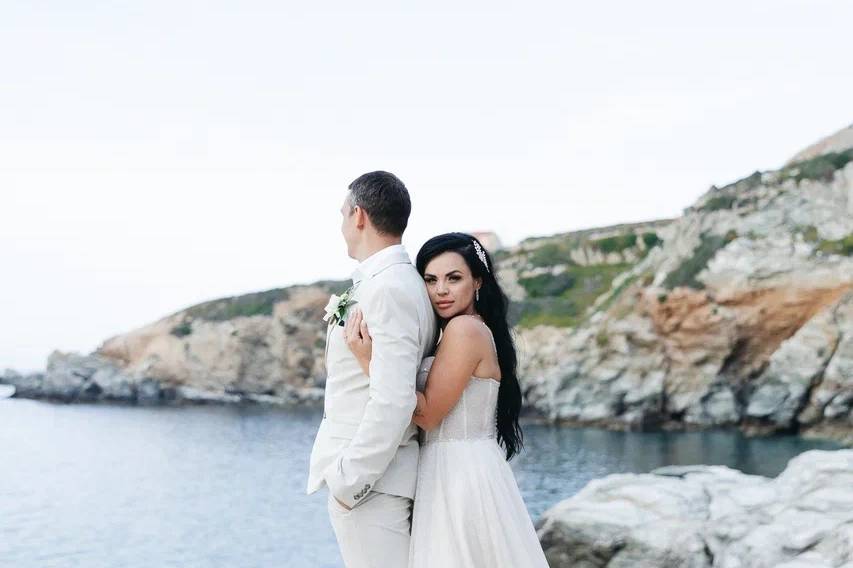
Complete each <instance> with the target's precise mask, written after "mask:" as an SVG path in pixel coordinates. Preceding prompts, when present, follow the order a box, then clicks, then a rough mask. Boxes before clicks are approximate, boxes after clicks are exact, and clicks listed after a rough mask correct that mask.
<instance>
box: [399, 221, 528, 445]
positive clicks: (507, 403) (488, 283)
mask: <svg viewBox="0 0 853 568" xmlns="http://www.w3.org/2000/svg"><path fill="white" fill-rule="evenodd" d="M475 242H476V243H477V244H478V245H480V248H481V249H482V251H483V254H484V255H485V257H486V262H487V263H488V269H486V266H485V265H483V261H482V260H480V258H479V257H478V256H477V252H476V250H475V248H474V243H475ZM448 251H450V252H456V253H459V254H460V255H462V258H464V259H465V263H466V264H467V265H468V268H469V269H470V270H471V274H472V275H473V277H474V278H482V279H483V284H482V286H481V287H480V299H479V301H475V302H474V308H475V309H476V311H477V313H478V314H480V316H482V318H483V320H484V321H485V322H486V325H488V326H489V329H491V330H492V335H493V336H494V338H495V345H496V347H497V352H498V364H499V365H500V367H501V381H500V387H498V409H497V431H498V432H497V433H498V443H499V444H501V445H502V446H503V447H504V450H506V459H507V460H510V459H512V457H513V456H514V455H516V454H517V453H518V452H519V451H520V450H521V448H522V446H523V443H524V440H523V438H524V436H523V434H522V431H521V426H520V425H519V423H518V417H519V414H521V386H520V385H519V384H518V377H517V376H516V367H517V366H518V359H517V356H516V353H515V343H514V342H513V339H512V335H511V333H510V328H509V323H508V322H507V306H508V304H509V302H508V300H507V297H506V295H505V294H504V293H503V291H502V290H501V287H500V286H499V285H498V281H497V280H496V279H495V267H494V264H492V257H491V256H490V255H489V253H488V252H487V251H486V248H485V247H484V246H483V245H482V243H480V241H479V240H477V239H476V238H475V237H473V236H472V235H469V234H466V233H445V234H443V235H438V236H436V237H433V238H431V239H430V240H428V241H427V242H426V243H424V245H423V246H422V247H421V250H419V251H418V256H417V260H416V261H415V264H416V266H417V269H418V272H419V273H420V275H421V277H423V275H424V272H425V271H426V267H427V264H429V262H430V261H431V260H432V259H433V258H435V257H436V256H438V255H440V254H442V253H445V252H448Z"/></svg>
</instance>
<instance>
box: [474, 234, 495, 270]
mask: <svg viewBox="0 0 853 568" xmlns="http://www.w3.org/2000/svg"><path fill="white" fill-rule="evenodd" d="M473 242H474V250H475V251H476V253H477V257H478V258H479V259H480V260H481V261H483V266H485V267H486V272H491V270H489V263H488V262H486V253H485V252H483V247H481V246H480V243H478V242H477V241H473Z"/></svg>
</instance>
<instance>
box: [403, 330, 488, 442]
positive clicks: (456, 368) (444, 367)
mask: <svg viewBox="0 0 853 568" xmlns="http://www.w3.org/2000/svg"><path fill="white" fill-rule="evenodd" d="M481 325H482V324H480V323H479V322H477V321H476V320H474V319H473V318H453V319H451V320H450V321H449V322H448V323H447V326H446V327H445V328H444V335H443V337H442V339H441V343H439V345H438V352H437V353H436V354H435V361H433V363H432V367H431V368H430V371H429V376H428V377H427V382H426V389H425V391H424V392H423V393H418V395H417V396H418V404H417V407H416V408H415V412H414V416H413V417H412V420H413V421H414V422H415V424H417V425H418V426H420V427H421V428H423V429H424V430H432V429H433V428H435V427H436V426H438V425H439V424H440V423H441V421H442V420H444V417H445V416H447V413H448V412H450V410H451V409H452V408H453V407H454V405H456V403H457V402H458V401H459V398H460V397H461V396H462V391H463V390H465V387H466V386H467V384H468V382H469V381H470V379H471V375H473V374H474V371H475V370H476V368H477V365H479V364H480V354H479V352H478V350H477V349H472V348H471V346H472V345H477V343H479V342H480V341H482V333H481V332H482V330H481V329H480V326H481Z"/></svg>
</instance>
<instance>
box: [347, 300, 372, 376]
mask: <svg viewBox="0 0 853 568" xmlns="http://www.w3.org/2000/svg"><path fill="white" fill-rule="evenodd" d="M344 340H345V341H346V344H347V347H349V349H350V351H352V353H353V355H355V358H356V360H357V361H358V364H359V365H361V369H362V370H363V371H364V374H365V375H368V376H370V372H369V369H370V358H371V356H372V354H373V338H372V337H370V333H369V331H368V329H367V322H366V321H364V315H363V314H362V313H361V310H360V309H358V308H356V309H355V310H353V313H352V314H350V317H349V318H347V321H346V325H345V326H344Z"/></svg>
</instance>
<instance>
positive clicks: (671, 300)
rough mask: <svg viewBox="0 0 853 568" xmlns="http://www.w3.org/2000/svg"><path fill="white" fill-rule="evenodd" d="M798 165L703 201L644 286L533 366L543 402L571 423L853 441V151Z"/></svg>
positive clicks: (645, 264) (534, 396)
mask: <svg viewBox="0 0 853 568" xmlns="http://www.w3.org/2000/svg"><path fill="white" fill-rule="evenodd" d="M791 175H793V174H791V173H790V172H788V173H785V171H781V170H780V172H770V173H767V174H764V175H762V176H760V179H759V177H756V176H753V177H752V178H751V179H749V180H745V181H743V182H738V183H737V184H733V186H730V187H727V188H723V189H721V190H718V189H716V188H714V189H712V190H711V191H709V193H708V194H706V195H705V196H703V198H701V199H700V200H699V202H698V203H697V204H696V205H695V206H694V207H691V208H689V209H688V210H687V211H686V212H685V215H684V217H682V218H681V219H678V220H677V221H675V223H674V224H673V225H672V226H671V227H670V228H669V230H670V236H669V240H668V241H664V243H663V245H662V246H661V247H659V249H658V250H657V252H655V251H652V252H654V254H648V255H647V256H646V257H645V258H643V259H642V260H641V261H640V262H638V263H637V264H636V265H634V266H633V267H632V268H631V269H630V271H629V274H628V276H627V277H626V278H625V280H626V281H630V282H632V284H631V285H630V286H628V287H627V288H625V289H623V290H622V291H621V293H618V292H619V291H617V290H615V288H616V287H615V286H614V290H613V291H612V292H611V295H612V296H613V297H611V298H604V297H603V298H600V299H599V300H606V301H599V302H597V306H598V307H599V309H598V310H597V311H596V312H595V313H593V314H591V315H590V317H588V319H587V320H586V321H585V322H584V323H583V324H582V325H580V326H578V327H577V328H575V329H573V330H572V331H571V332H570V333H569V334H568V335H567V336H566V337H565V341H562V342H561V345H560V348H558V349H554V348H551V347H549V348H548V357H547V359H548V360H551V361H557V363H555V364H554V365H553V366H552V367H547V366H546V367H542V368H535V369H530V370H529V371H528V372H529V374H527V375H525V376H523V378H524V382H525V386H526V390H527V391H528V401H529V403H530V404H532V405H533V406H534V407H535V408H536V409H537V410H538V411H539V412H540V413H541V414H544V415H546V416H548V417H550V418H551V419H553V420H555V421H560V422H567V423H577V424H590V425H600V426H606V427H613V428H642V427H646V426H661V425H662V426H665V427H686V428H690V427H706V426H716V425H738V426H740V427H742V428H743V429H744V430H745V431H747V432H749V433H770V432H776V431H795V432H796V431H802V432H804V433H806V434H808V435H813V436H831V437H834V438H836V439H840V440H842V441H845V442H848V443H853V412H851V402H853V371H851V369H852V368H853V367H851V357H850V352H851V350H853V347H851V346H850V342H851V339H850V338H851V335H853V330H851V326H853V308H851V305H853V255H851V254H850V250H851V249H850V248H849V247H850V245H849V244H845V243H850V242H853V241H851V240H850V239H853V162H851V163H848V164H847V165H846V166H844V167H842V168H840V169H838V170H837V171H835V172H834V173H833V174H832V177H831V179H825V178H821V179H802V180H795V179H793V178H791V177H790V176H791ZM786 176H788V177H786ZM845 247H847V248H845ZM538 333H539V334H540V335H543V334H544V333H545V332H544V331H539V332H538ZM534 356H535V355H534Z"/></svg>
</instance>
